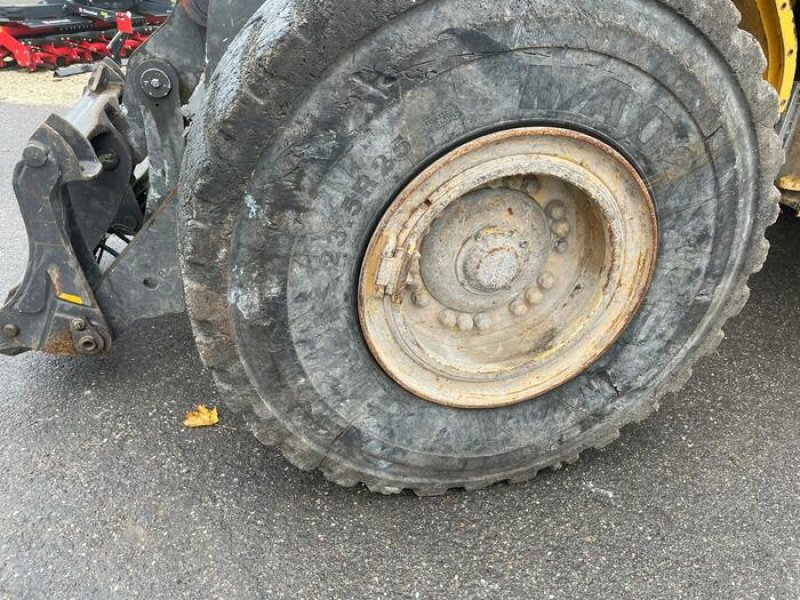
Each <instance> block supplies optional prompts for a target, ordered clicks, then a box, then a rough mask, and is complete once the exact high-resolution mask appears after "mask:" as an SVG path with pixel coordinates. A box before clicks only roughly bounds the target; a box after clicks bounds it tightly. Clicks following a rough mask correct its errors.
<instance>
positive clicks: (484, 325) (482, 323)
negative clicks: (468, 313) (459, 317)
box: [475, 314, 492, 331]
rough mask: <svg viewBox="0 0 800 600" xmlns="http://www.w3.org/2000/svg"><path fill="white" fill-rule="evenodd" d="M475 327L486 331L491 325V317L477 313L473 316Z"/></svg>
mask: <svg viewBox="0 0 800 600" xmlns="http://www.w3.org/2000/svg"><path fill="white" fill-rule="evenodd" d="M475 327H477V328H478V329H479V330H480V331H488V330H489V329H491V327H492V317H490V316H489V315H486V314H482V315H477V316H476V317H475Z"/></svg>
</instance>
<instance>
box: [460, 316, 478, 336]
mask: <svg viewBox="0 0 800 600" xmlns="http://www.w3.org/2000/svg"><path fill="white" fill-rule="evenodd" d="M474 327H475V321H473V320H472V315H459V316H458V328H459V329H460V330H461V331H463V332H465V333H466V332H468V331H472V329H473V328H474Z"/></svg>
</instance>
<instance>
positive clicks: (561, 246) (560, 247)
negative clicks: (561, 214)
mask: <svg viewBox="0 0 800 600" xmlns="http://www.w3.org/2000/svg"><path fill="white" fill-rule="evenodd" d="M568 251H569V244H568V243H567V241H566V240H558V243H557V244H556V252H558V253H559V254H566V253H567V252H568Z"/></svg>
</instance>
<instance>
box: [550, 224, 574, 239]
mask: <svg viewBox="0 0 800 600" xmlns="http://www.w3.org/2000/svg"><path fill="white" fill-rule="evenodd" d="M571 231H572V227H570V224H569V221H556V222H555V223H553V233H555V234H556V236H558V237H560V238H561V239H562V240H563V239H564V238H566V237H567V236H568V235H569V234H570V232H571Z"/></svg>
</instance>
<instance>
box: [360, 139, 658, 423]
mask: <svg viewBox="0 0 800 600" xmlns="http://www.w3.org/2000/svg"><path fill="white" fill-rule="evenodd" d="M656 240H657V225H656V219H655V211H654V208H653V204H652V200H651V198H650V195H649V192H648V190H647V187H646V185H645V184H644V182H643V181H642V180H641V178H640V177H639V175H638V174H637V172H636V170H635V169H634V168H633V167H632V166H631V165H630V164H629V163H628V162H627V161H626V160H625V159H624V158H623V157H622V156H620V155H619V154H618V153H616V152H615V151H614V150H613V149H611V148H610V147H609V146H607V145H605V144H604V143H602V142H600V141H598V140H596V139H594V138H591V137H589V136H585V135H583V134H579V133H576V132H572V131H567V130H560V129H545V128H526V129H517V130H511V131H506V132H502V133H497V134H492V135H488V136H485V137H483V138H480V139H478V140H475V141H473V142H470V143H468V144H466V145H464V146H462V147H460V148H458V149H456V150H455V151H453V152H451V153H450V154H449V155H447V156H445V157H444V158H442V159H441V160H439V161H438V162H437V163H435V164H434V165H432V166H431V167H430V168H429V169H427V170H426V171H425V172H424V173H422V174H421V175H420V176H419V177H417V178H416V179H415V180H414V181H413V182H412V183H411V184H410V185H409V186H408V187H407V188H406V189H405V190H404V191H403V192H401V194H400V195H399V196H398V198H397V199H396V200H395V201H394V202H393V203H392V205H391V206H390V208H389V210H388V211H387V214H386V215H385V216H384V218H383V220H382V221H381V223H380V224H379V226H378V228H377V230H376V232H375V235H374V236H373V239H372V241H371V243H370V246H369V248H368V251H367V255H366V258H365V261H364V265H363V268H362V275H361V281H360V289H359V313H360V318H361V323H362V329H363V333H364V336H365V338H366V340H367V343H368V345H369V347H370V349H371V351H372V352H373V354H374V356H375V357H376V358H377V360H378V361H379V362H380V364H381V365H382V366H383V368H384V369H385V370H386V372H387V373H388V374H389V375H390V376H392V377H393V378H394V379H395V380H396V381H397V382H398V383H400V384H401V385H403V386H404V387H406V388H407V389H409V390H410V391H412V392H413V393H415V394H417V395H418V396H420V397H422V398H424V399H427V400H429V401H432V402H436V403H439V404H444V405H447V406H454V407H462V408H497V407H501V406H508V405H511V404H515V403H519V402H523V401H525V400H529V399H532V398H535V397H537V396H539V395H541V394H544V393H546V392H548V391H550V390H552V389H554V388H556V387H558V386H560V385H563V384H564V383H566V382H567V381H569V380H570V379H572V378H574V377H575V376H577V375H579V374H580V373H581V372H582V371H583V370H584V369H585V368H586V367H587V366H588V365H590V364H591V363H592V362H594V361H596V360H597V359H598V358H599V357H600V356H601V355H602V354H603V353H605V352H606V351H607V350H608V349H609V348H610V347H611V346H612V345H613V343H614V342H615V341H616V340H617V338H618V337H619V336H620V335H621V333H622V332H623V331H624V329H625V328H626V327H627V325H628V324H629V323H630V321H631V319H632V318H633V317H634V315H635V314H636V312H637V310H638V307H639V305H640V303H641V301H642V299H643V297H644V295H645V293H646V291H647V289H648V287H649V283H650V279H651V276H652V270H653V267H654V264H655V256H656V251H657V241H656Z"/></svg>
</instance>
